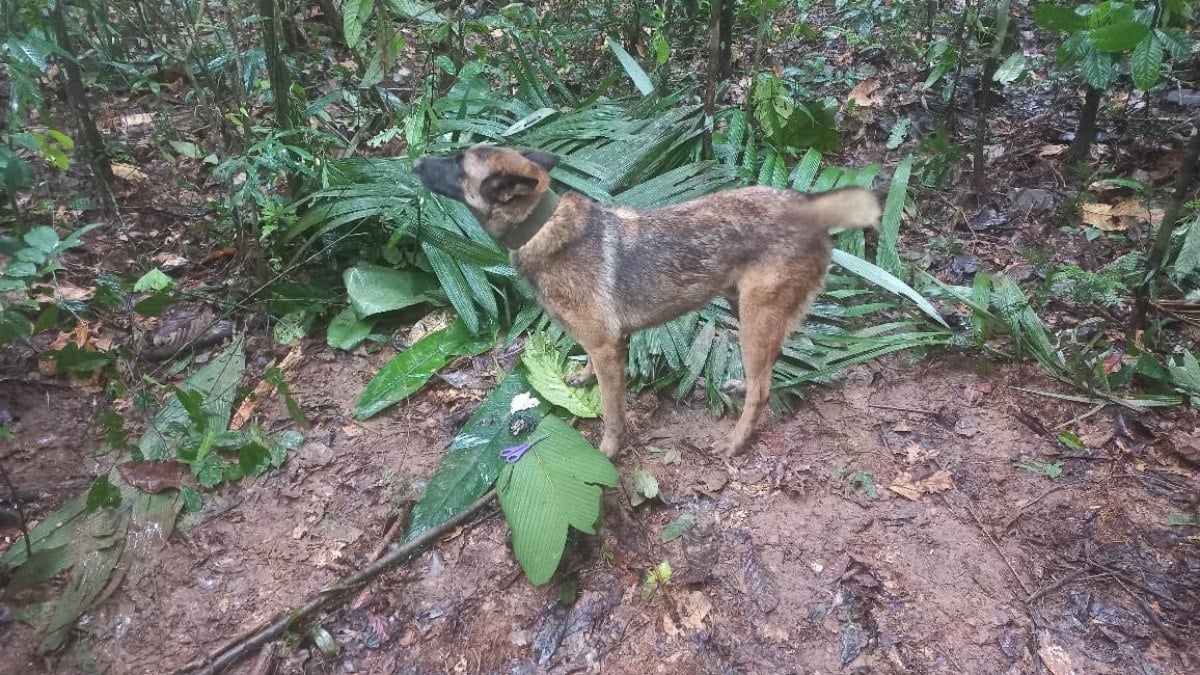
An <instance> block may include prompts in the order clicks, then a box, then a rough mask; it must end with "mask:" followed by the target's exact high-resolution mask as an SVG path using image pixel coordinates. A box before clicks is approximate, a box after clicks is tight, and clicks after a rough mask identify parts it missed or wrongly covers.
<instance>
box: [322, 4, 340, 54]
mask: <svg viewBox="0 0 1200 675" xmlns="http://www.w3.org/2000/svg"><path fill="white" fill-rule="evenodd" d="M317 6H318V7H320V8H321V20H322V21H324V22H325V25H327V26H329V33H330V36H331V37H332V39H333V42H334V44H338V45H342V46H345V45H346V36H345V35H343V34H342V29H343V26H342V22H343V19H342V13H341V12H339V11H338V8H337V5H334V4H333V0H317Z"/></svg>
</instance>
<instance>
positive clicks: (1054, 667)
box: [1038, 643, 1075, 675]
mask: <svg viewBox="0 0 1200 675" xmlns="http://www.w3.org/2000/svg"><path fill="white" fill-rule="evenodd" d="M1038 656H1040V657H1041V659H1042V663H1044V664H1046V670H1049V671H1050V672H1051V673H1053V674H1054V675H1074V673H1075V669H1074V668H1072V667H1071V655H1070V654H1068V653H1067V650H1065V649H1063V648H1062V647H1061V646H1060V645H1052V644H1044V643H1043V644H1042V647H1041V648H1040V649H1038Z"/></svg>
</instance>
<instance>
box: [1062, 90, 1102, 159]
mask: <svg viewBox="0 0 1200 675" xmlns="http://www.w3.org/2000/svg"><path fill="white" fill-rule="evenodd" d="M1102 94H1103V92H1102V91H1100V90H1099V89H1093V88H1092V87H1090V86H1089V87H1088V88H1087V95H1086V96H1085V97H1084V99H1083V110H1081V111H1079V128H1078V129H1076V130H1075V140H1073V141H1071V149H1070V150H1068V151H1067V161H1068V162H1069V163H1070V164H1072V165H1074V164H1075V163H1076V162H1081V161H1083V160H1085V159H1087V156H1088V151H1090V150H1091V149H1092V141H1093V140H1095V138H1096V113H1097V112H1098V111H1099V110H1100V97H1101V95H1102Z"/></svg>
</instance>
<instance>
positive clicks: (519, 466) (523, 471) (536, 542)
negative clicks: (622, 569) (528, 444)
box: [496, 415, 618, 585]
mask: <svg viewBox="0 0 1200 675" xmlns="http://www.w3.org/2000/svg"><path fill="white" fill-rule="evenodd" d="M530 436H531V437H533V438H538V437H542V436H545V439H544V440H542V441H540V442H538V443H537V444H535V445H534V446H533V447H532V448H531V449H530V450H529V451H528V452H526V453H525V456H524V457H522V458H521V459H520V461H518V462H516V463H515V464H507V465H505V467H504V469H503V470H502V471H501V473H500V478H499V481H498V482H497V484H496V491H497V495H498V496H499V498H500V507H501V508H502V509H503V510H504V518H505V519H506V520H507V521H508V525H509V527H510V528H512V542H513V553H514V554H515V555H516V557H517V561H518V562H519V563H521V568H522V569H523V570H525V576H526V578H528V579H529V581H530V583H533V584H535V585H540V584H544V583H546V582H547V581H549V580H550V577H552V576H553V575H554V570H555V569H557V568H558V563H559V561H560V560H561V559H562V553H563V547H564V546H565V545H566V541H567V529H568V527H574V528H575V529H577V530H580V531H582V532H587V533H589V534H594V533H595V531H596V525H597V524H598V523H599V520H600V503H601V496H602V492H603V490H602V488H601V486H604V485H607V486H615V485H616V484H617V480H618V476H617V469H616V467H614V466H613V465H612V462H610V461H608V458H607V457H605V456H604V455H603V454H601V453H600V452H599V451H598V450H596V449H595V448H593V447H592V446H591V444H590V443H588V442H587V440H586V439H585V438H583V436H581V435H580V434H579V432H578V431H576V430H575V429H574V428H573V427H571V425H569V424H567V423H566V422H563V421H562V420H560V419H558V418H557V417H555V416H553V415H547V416H545V417H543V418H542V421H541V423H539V424H538V426H537V428H536V429H535V430H534V431H533V432H532V433H531V434H530Z"/></svg>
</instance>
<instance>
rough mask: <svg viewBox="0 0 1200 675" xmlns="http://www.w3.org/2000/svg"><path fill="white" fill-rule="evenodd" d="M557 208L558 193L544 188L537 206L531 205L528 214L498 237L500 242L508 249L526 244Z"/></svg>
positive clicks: (511, 249) (512, 249)
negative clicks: (531, 207)
mask: <svg viewBox="0 0 1200 675" xmlns="http://www.w3.org/2000/svg"><path fill="white" fill-rule="evenodd" d="M557 208H558V195H557V194H555V192H554V190H551V189H550V188H546V191H545V192H544V193H542V198H541V199H540V200H539V201H538V203H537V206H535V207H533V211H531V212H530V213H529V216H528V217H526V218H525V220H522V221H521V222H519V223H517V224H516V225H513V226H512V228H511V229H509V231H508V232H505V233H504V236H503V237H500V243H501V244H503V245H504V248H507V249H508V250H510V251H515V250H517V249H519V248H521V247H522V246H524V245H525V244H528V243H529V240H530V239H533V238H534V236H536V235H537V233H538V232H541V231H542V226H543V225H545V224H546V222H547V221H549V220H550V217H551V216H553V215H554V209H557Z"/></svg>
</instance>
